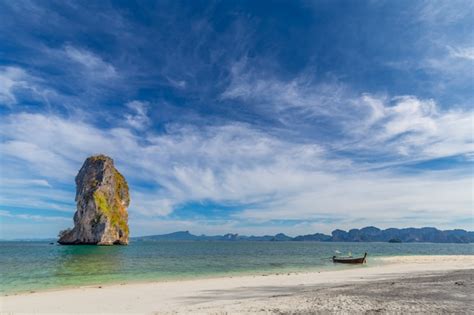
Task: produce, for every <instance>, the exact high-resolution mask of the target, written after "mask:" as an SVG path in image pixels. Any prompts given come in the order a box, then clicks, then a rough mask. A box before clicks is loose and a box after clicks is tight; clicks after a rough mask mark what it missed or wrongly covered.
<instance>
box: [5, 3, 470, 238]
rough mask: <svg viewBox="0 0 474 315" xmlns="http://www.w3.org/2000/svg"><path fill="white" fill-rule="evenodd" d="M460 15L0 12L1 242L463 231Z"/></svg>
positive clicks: (23, 7)
mask: <svg viewBox="0 0 474 315" xmlns="http://www.w3.org/2000/svg"><path fill="white" fill-rule="evenodd" d="M473 29H474V2H473V1H469V0H467V1H457V0H453V1H447V0H446V1H436V0H434V1H413V0H409V1H408V0H400V1H355V0H352V1H349V0H345V1H337V0H336V1H268V0H265V1H233V0H228V1H210V0H207V1H177V0H173V1H137V2H135V1H23V0H18V1H6V0H0V127H1V128H0V159H1V160H0V175H1V176H0V227H1V231H0V238H4V239H5V238H6V239H11V238H46V237H55V236H56V235H57V233H58V231H59V230H62V229H64V228H66V227H71V226H72V225H73V221H72V217H73V214H74V212H75V202H74V196H75V183H74V177H75V175H76V174H77V172H78V170H79V169H80V167H81V166H82V163H83V162H84V160H85V159H86V158H87V157H88V156H91V155H94V154H99V153H102V154H107V155H109V156H110V157H112V158H113V159H114V161H115V165H116V167H117V168H118V170H119V171H120V172H121V173H122V174H123V175H124V176H125V178H126V179H127V181H128V182H129V185H130V190H131V191H130V193H131V199H132V201H131V205H130V207H129V224H130V229H131V234H132V236H140V235H149V234H163V233H168V232H173V231H178V230H189V231H191V232H192V233H195V234H200V233H205V234H222V233H229V232H232V233H239V234H245V235H250V234H254V235H264V234H275V233H278V232H284V233H287V234H289V235H301V234H310V233H316V232H324V233H329V232H330V231H332V230H333V229H336V228H341V229H350V228H361V227H364V226H368V225H374V226H377V227H380V228H387V227H423V226H434V227H438V228H440V229H453V228H462V229H468V230H473V228H474V224H473V223H474V222H473V217H474V216H473V209H474V207H473V198H474V197H473V195H474V183H473V178H474V177H473V175H474V145H473V140H474V139H473V137H474V136H473V133H474V131H473V128H474V127H473V125H474V114H473V100H474V85H473V83H474V33H473Z"/></svg>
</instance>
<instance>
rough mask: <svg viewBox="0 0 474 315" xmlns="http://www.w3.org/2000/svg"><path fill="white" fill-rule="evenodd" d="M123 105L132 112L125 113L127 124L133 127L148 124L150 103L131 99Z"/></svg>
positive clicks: (143, 126) (137, 127)
mask: <svg viewBox="0 0 474 315" xmlns="http://www.w3.org/2000/svg"><path fill="white" fill-rule="evenodd" d="M125 105H126V106H127V107H128V108H129V109H130V110H131V111H132V112H133V113H132V114H125V122H126V124H127V125H129V126H130V127H132V128H135V129H145V128H146V127H148V126H149V125H150V118H149V117H148V109H149V107H150V104H149V103H148V102H140V101H131V102H128V103H127V104H125Z"/></svg>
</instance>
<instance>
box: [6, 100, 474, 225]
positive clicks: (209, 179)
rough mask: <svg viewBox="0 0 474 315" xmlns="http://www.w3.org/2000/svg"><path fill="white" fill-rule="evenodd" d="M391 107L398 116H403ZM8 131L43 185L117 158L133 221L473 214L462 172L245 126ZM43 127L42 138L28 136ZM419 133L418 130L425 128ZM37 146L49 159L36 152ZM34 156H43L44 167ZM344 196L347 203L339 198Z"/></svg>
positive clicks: (28, 120) (24, 123) (51, 120)
mask: <svg viewBox="0 0 474 315" xmlns="http://www.w3.org/2000/svg"><path fill="white" fill-rule="evenodd" d="M405 101H406V100H405ZM401 106H402V107H403V106H405V105H401ZM391 110H392V111H394V112H395V113H397V114H396V115H398V112H400V111H402V112H403V110H401V109H397V108H396V107H395V108H392V109H391ZM392 111H389V112H388V114H384V115H391V114H392ZM415 112H416V111H415ZM412 114H413V112H412ZM384 115H382V116H380V117H385V116H384ZM380 119H382V118H380ZM414 119H415V121H416V119H417V118H416V116H415V118H414ZM390 121H391V122H393V121H397V120H396V119H395V120H394V119H390ZM3 125H4V126H6V127H7V128H5V131H3V136H4V137H5V138H6V139H9V140H7V142H6V144H5V145H3V146H2V147H1V148H2V155H4V156H12V157H15V159H18V163H23V162H21V161H26V162H28V165H29V170H28V172H31V173H32V174H41V175H42V176H43V177H44V178H47V179H48V178H52V179H55V180H61V181H62V182H63V183H65V182H67V181H71V182H72V179H73V174H74V173H75V172H76V171H77V169H78V168H79V167H80V165H81V163H82V160H83V159H84V158H85V157H86V156H87V155H89V154H93V153H99V152H102V153H106V154H109V155H111V156H113V157H115V159H116V162H117V167H118V168H119V169H120V170H121V171H122V172H123V173H124V174H125V176H126V177H127V178H128V179H129V180H130V182H131V188H132V206H131V213H132V214H133V215H135V216H137V215H138V216H157V215H158V216H166V215H169V214H171V213H172V212H173V211H174V209H176V208H177V207H178V206H180V205H185V204H187V203H190V202H196V201H202V200H208V201H212V202H215V203H217V204H221V205H226V204H229V205H237V206H238V207H239V208H240V209H242V210H241V211H238V212H237V214H234V216H235V218H245V219H249V220H250V219H265V218H267V219H269V218H271V219H281V220H289V219H299V220H314V219H315V218H317V217H318V216H320V215H324V216H327V217H339V216H341V215H344V216H345V217H346V218H347V220H354V219H356V218H358V217H361V216H363V217H371V218H373V219H374V220H379V221H380V222H383V221H384V220H395V219H397V218H400V217H403V216H406V215H409V214H410V213H412V212H413V211H427V213H428V214H427V215H435V216H436V214H439V213H445V212H446V211H449V212H450V213H452V214H453V215H457V216H468V215H469V213H470V211H471V210H470V207H471V204H472V197H471V195H470V194H469V191H470V188H469V187H470V186H469V185H470V178H469V176H468V175H466V174H465V173H464V174H463V173H461V174H460V173H459V172H458V171H446V172H442V173H438V174H425V175H420V174H416V175H409V174H405V175H403V174H397V173H394V172H392V171H389V170H385V171H374V170H372V171H370V170H363V169H361V168H360V167H359V166H357V165H356V164H354V163H353V162H351V161H350V160H348V159H344V158H337V159H335V158H334V157H332V156H328V152H327V151H326V150H325V149H324V148H323V147H321V146H319V145H314V144H305V143H294V142H289V141H285V140H283V139H279V138H277V137H274V136H271V135H269V134H267V133H263V132H261V131H258V130H256V129H254V128H252V127H251V126H249V125H246V124H229V125H223V126H208V127H205V128H202V127H200V128H197V127H195V126H189V125H188V126H183V125H174V126H169V128H168V132H167V133H165V134H148V135H147V136H146V137H145V138H143V137H142V138H138V137H137V136H134V135H133V134H132V133H131V132H130V130H127V129H98V128H97V127H94V126H92V125H89V124H87V123H85V122H78V121H73V120H68V119H64V118H61V117H54V116H50V117H48V118H46V117H44V116H43V115H41V114H19V115H12V116H11V117H8V119H7V120H6V121H4V122H3ZM40 125H41V126H42V130H43V131H42V132H39V133H38V132H37V133H36V134H34V133H33V135H32V134H31V133H29V131H30V129H32V130H36V128H38V126H40ZM414 126H415V127H414V128H415V129H416V130H418V129H420V128H421V129H422V130H424V128H425V127H426V126H424V124H423V123H422V124H421V126H423V127H420V126H418V125H417V124H416V123H415V124H414ZM429 126H430V124H428V127H429ZM404 128H405V127H404V125H403V124H402V126H401V127H389V128H387V130H388V131H387V132H388V133H389V134H390V135H392V134H398V133H400V132H402V133H404V132H407V131H406V130H405V129H404ZM417 128H418V129H417ZM428 129H430V128H428ZM430 130H431V129H430ZM70 134H74V138H75V140H74V141H71V137H70ZM52 139H54V140H52ZM51 141H53V142H51ZM11 143H14V144H15V143H22V144H23V145H21V146H12V145H11ZM31 147H34V148H37V149H38V150H42V152H43V153H42V154H39V155H38V154H36V153H35V154H34V155H31V154H30V152H31V151H30V149H29V148H31ZM30 156H32V157H33V156H44V157H45V158H44V159H41V162H39V161H34V160H33V159H30V158H29V157H30ZM47 157H50V158H47ZM53 157H54V158H53ZM58 165H63V166H62V167H61V169H62V171H61V172H60V173H61V174H60V175H61V176H58V174H57V173H58V172H55V171H53V169H56V170H57V169H58ZM64 174H69V175H67V176H64ZM143 182H148V184H147V186H148V188H145V187H143V186H137V187H135V186H134V183H137V184H138V183H143ZM341 194H342V195H344V198H340V197H338V196H340V195H341ZM381 210H383V211H381Z"/></svg>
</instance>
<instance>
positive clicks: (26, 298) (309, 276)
mask: <svg viewBox="0 0 474 315" xmlns="http://www.w3.org/2000/svg"><path fill="white" fill-rule="evenodd" d="M473 274H474V256H397V257H390V258H382V259H378V260H371V261H369V263H368V264H367V265H365V266H362V267H360V266H357V267H350V268H348V269H345V270H337V271H321V272H308V273H290V274H278V275H258V276H239V277H225V278H213V279H198V280H183V281H171V282H152V283H136V284H122V285H106V286H93V287H80V288H72V289H61V290H56V291H44V292H36V293H25V294H19V295H11V296H3V297H0V310H1V311H2V313H49V314H50V313H63V314H64V313H76V314H77V313H114V314H117V313H139V314H189V313H192V314H255V313H260V314H307V313H328V312H330V313H354V312H355V313H379V312H400V313H406V312H410V313H415V312H418V313H419V312H423V313H445V312H454V313H473V312H474V306H473V304H474V302H473V301H474V298H473V293H474V291H473V288H474V287H473V281H472V278H473Z"/></svg>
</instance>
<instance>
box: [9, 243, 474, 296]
mask: <svg viewBox="0 0 474 315" xmlns="http://www.w3.org/2000/svg"><path fill="white" fill-rule="evenodd" d="M339 252H340V253H342V254H347V253H349V252H351V253H352V255H354V256H358V255H363V253H364V252H368V253H369V260H368V264H367V265H373V264H378V263H380V261H378V260H377V257H383V256H394V255H466V254H467V255H473V254H474V246H473V245H472V244H430V243H402V244H390V243H320V242H263V241H262V242H250V241H236V242H229V241H209V242H206V241H197V242H196V241H140V242H139V241H136V242H132V243H131V244H130V245H128V246H90V245H81V246H60V245H57V244H54V245H51V244H50V243H49V242H47V241H43V242H39V241H38V242H16V241H15V242H13V241H12V242H0V294H2V295H4V294H11V293H15V292H24V291H37V290H44V289H53V288H62V287H75V286H83V285H97V284H108V283H126V282H141V281H165V280H176V279H192V278H206V277H216V276H227V275H243V274H269V273H283V272H298V271H315V270H328V269H332V270H334V269H341V268H364V266H362V267H361V266H357V267H354V266H341V265H335V264H333V263H332V261H331V259H330V257H332V256H333V255H334V254H335V253H339Z"/></svg>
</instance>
